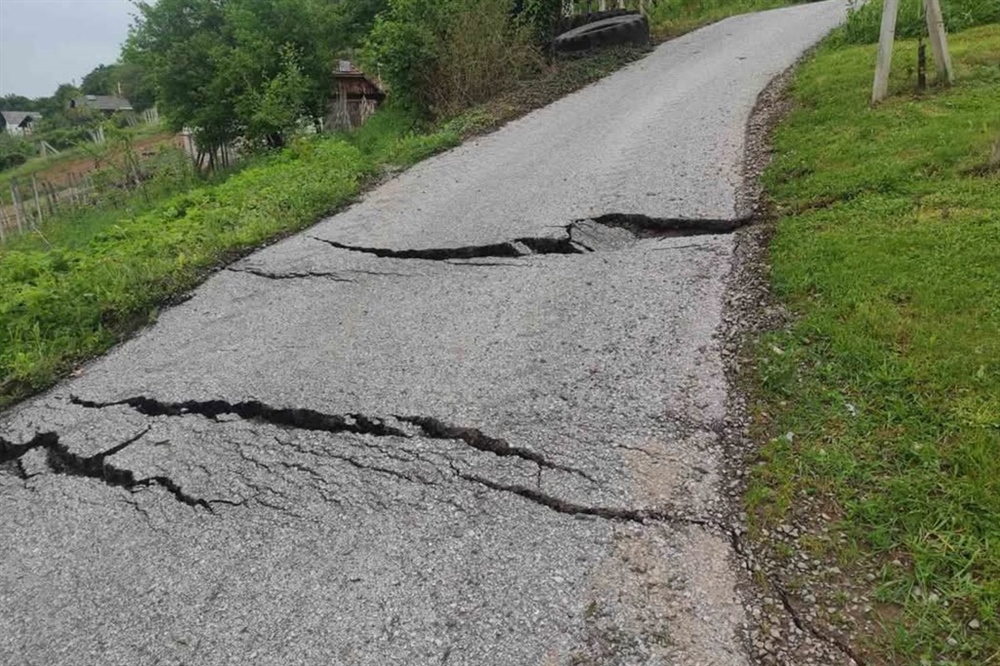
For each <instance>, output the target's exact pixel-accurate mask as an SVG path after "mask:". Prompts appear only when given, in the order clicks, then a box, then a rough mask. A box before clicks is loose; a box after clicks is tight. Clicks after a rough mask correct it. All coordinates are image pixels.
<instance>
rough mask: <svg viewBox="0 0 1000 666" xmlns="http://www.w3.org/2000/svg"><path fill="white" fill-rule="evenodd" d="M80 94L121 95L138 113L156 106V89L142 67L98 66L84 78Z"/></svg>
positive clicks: (136, 65)
mask: <svg viewBox="0 0 1000 666" xmlns="http://www.w3.org/2000/svg"><path fill="white" fill-rule="evenodd" d="M80 92H82V93H83V94H84V95H120V96H122V97H124V98H125V99H127V100H128V101H129V103H131V105H132V108H133V109H135V110H136V111H145V110H146V109H148V108H150V107H152V106H153V105H155V104H156V89H155V88H154V87H153V82H152V80H151V79H150V77H149V76H148V75H147V74H146V70H145V68H144V67H143V66H142V65H138V64H136V63H116V64H113V65H98V66H97V67H96V68H94V69H93V70H92V71H91V72H90V73H88V74H87V75H86V76H84V77H83V81H82V82H81V83H80Z"/></svg>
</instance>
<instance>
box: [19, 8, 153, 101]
mask: <svg viewBox="0 0 1000 666" xmlns="http://www.w3.org/2000/svg"><path fill="white" fill-rule="evenodd" d="M134 13H135V8H134V7H133V6H132V3H131V2H130V1H129V0H0V95H7V94H10V93H15V94H18V95H24V96H25V97H47V96H49V95H51V94H52V93H54V92H55V90H56V86H58V85H59V84H60V83H76V84H77V85H79V83H80V81H81V80H82V79H83V77H84V76H85V75H86V74H88V73H89V72H90V71H91V70H92V69H94V68H95V67H97V66H98V65H101V64H110V63H113V62H115V61H116V60H117V59H118V52H119V50H120V48H121V44H122V42H124V41H125V37H126V36H127V35H128V27H129V24H130V23H131V22H132V19H131V16H132V14H134Z"/></svg>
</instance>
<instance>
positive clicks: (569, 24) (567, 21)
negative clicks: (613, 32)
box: [555, 9, 639, 35]
mask: <svg viewBox="0 0 1000 666" xmlns="http://www.w3.org/2000/svg"><path fill="white" fill-rule="evenodd" d="M619 16H639V12H637V11H635V10H634V9H609V10H607V11H603V12H588V13H586V14H574V15H573V16H566V17H564V18H562V19H560V20H559V22H558V23H557V24H556V29H555V33H556V34H557V35H558V34H562V33H564V32H569V31H570V30H573V29H574V28H579V27H580V26H582V25H587V24H588V23H596V22H598V21H603V20H604V19H609V18H617V17H619Z"/></svg>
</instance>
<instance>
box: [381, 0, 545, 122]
mask: <svg viewBox="0 0 1000 666" xmlns="http://www.w3.org/2000/svg"><path fill="white" fill-rule="evenodd" d="M513 10H514V4H513V0H390V2H389V9H388V10H387V11H386V12H385V13H383V14H381V15H380V16H379V17H378V18H377V20H376V22H375V26H374V28H373V29H372V32H371V34H370V35H369V38H368V42H367V45H366V49H365V58H366V60H367V62H368V63H369V64H370V66H371V68H372V69H374V70H377V71H378V72H379V73H380V74H381V75H382V77H383V78H384V79H385V81H386V82H387V83H388V85H389V88H390V92H391V94H392V95H393V96H394V97H395V99H396V100H397V103H400V104H403V105H405V106H408V107H409V108H411V109H414V110H417V111H419V112H422V113H430V114H432V115H436V116H442V115H449V114H453V113H457V112H459V111H461V110H462V109H465V108H468V107H469V106H471V105H474V104H476V103H479V102H482V101H485V100H486V99H488V98H489V97H491V96H493V95H496V94H498V93H501V92H504V91H506V90H509V89H511V88H512V87H513V86H514V84H516V82H517V81H518V80H519V79H521V78H522V77H523V76H524V75H525V74H526V73H528V72H530V71H532V70H537V69H538V67H539V64H540V57H539V52H538V50H537V48H536V47H535V44H534V35H533V31H532V29H531V28H530V27H529V26H527V25H526V24H524V23H522V22H520V21H519V20H517V19H516V18H515V16H514V11H513Z"/></svg>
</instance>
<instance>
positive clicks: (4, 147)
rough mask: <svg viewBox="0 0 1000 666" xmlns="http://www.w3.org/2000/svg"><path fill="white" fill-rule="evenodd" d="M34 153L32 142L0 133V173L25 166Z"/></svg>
mask: <svg viewBox="0 0 1000 666" xmlns="http://www.w3.org/2000/svg"><path fill="white" fill-rule="evenodd" d="M34 152H35V149H34V147H33V146H32V145H31V142H29V141H25V140H24V139H23V138H21V137H17V136H11V135H10V134H7V133H6V132H3V131H0V171H3V170H4V169H13V168H14V167H16V166H20V165H22V164H24V163H25V162H26V161H27V160H28V158H27V156H28V155H31V154H33V153H34Z"/></svg>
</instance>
